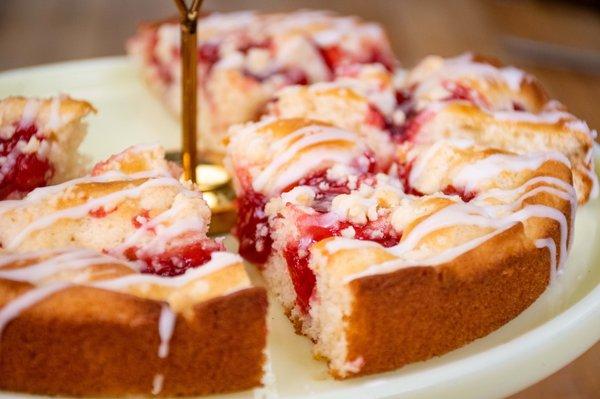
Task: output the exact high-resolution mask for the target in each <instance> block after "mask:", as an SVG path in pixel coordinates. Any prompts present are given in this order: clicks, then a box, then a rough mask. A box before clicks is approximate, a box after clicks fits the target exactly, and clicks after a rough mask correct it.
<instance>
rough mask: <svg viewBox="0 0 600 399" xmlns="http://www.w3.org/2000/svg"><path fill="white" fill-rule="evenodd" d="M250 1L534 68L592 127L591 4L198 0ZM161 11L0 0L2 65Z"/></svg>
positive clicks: (104, 46) (103, 42)
mask: <svg viewBox="0 0 600 399" xmlns="http://www.w3.org/2000/svg"><path fill="white" fill-rule="evenodd" d="M249 3H251V4H250V5H249ZM589 3H593V1H590V2H589ZM250 6H251V7H253V8H255V9H262V10H271V11H273V10H291V9H297V8H315V9H318V8H322V7H324V6H326V7H328V8H330V9H332V10H336V11H339V12H340V13H346V14H357V15H361V16H362V17H364V18H365V19H370V20H375V21H379V22H380V23H382V24H383V25H384V26H385V27H386V29H387V30H388V33H389V35H390V37H391V39H392V42H393V46H394V49H395V51H396V53H397V55H398V56H399V58H400V60H402V62H403V63H404V65H406V66H412V65H414V64H415V63H416V62H417V61H418V60H419V59H420V58H422V57H423V56H425V55H427V54H440V55H445V56H450V55H456V54H459V53H461V52H464V51H475V52H480V53H484V54H488V55H493V56H497V57H498V58H500V59H502V60H504V61H505V62H507V63H512V64H515V65H519V66H521V67H523V68H525V69H527V70H529V71H531V72H533V73H534V74H535V75H537V76H538V77H539V78H540V79H541V81H542V82H543V83H544V85H545V86H546V87H547V88H548V89H549V91H550V92H551V93H552V95H553V96H554V97H556V98H558V99H559V100H561V101H562V102H564V103H565V104H567V106H568V107H569V109H570V110H571V111H572V112H573V113H575V114H577V115H578V116H580V117H581V118H583V119H585V120H587V121H588V123H589V124H590V126H591V127H592V128H596V129H600V109H599V106H598V105H597V104H598V102H599V99H598V98H599V97H600V11H599V10H598V9H597V8H596V9H594V8H592V7H591V6H589V7H585V6H572V5H568V4H565V3H563V2H557V1H532V0H531V1H529V0H524V1H476V0H452V1H443V0H435V1H426V0H407V1H401V0H397V1H394V0H379V1H377V0H372V1H364V0H329V1H327V2H324V1H322V0H306V1H287V2H284V1H277V0H254V1H248V0H213V1H211V0H206V5H205V8H208V9H211V10H220V11H230V10H239V9H244V8H248V7H250ZM169 15H175V9H174V6H173V4H172V2H171V1H170V0H85V1H82V0H44V1H39V0H0V54H2V56H1V57H0V70H5V69H10V68H19V67H23V66H28V65H36V64H42V63H47V62H56V61H63V60H68V59H77V58H90V57H100V56H105V55H114V54H121V53H123V42H124V41H125V39H126V38H127V37H128V36H130V35H131V34H132V33H133V31H134V30H135V26H136V24H137V23H138V22H140V21H142V20H151V19H157V18H163V17H165V16H169ZM599 373H600V344H596V345H595V346H594V347H593V348H592V349H590V350H589V351H588V352H586V353H585V354H584V355H582V356H581V357H580V358H579V359H577V360H575V361H574V362H573V363H571V364H570V365H569V366H567V367H565V368H564V369H562V370H561V371H559V372H557V373H555V374H554V375H552V376H550V377H548V378H547V379H546V380H544V381H542V382H540V383H538V384H536V385H534V386H533V387H530V388H528V389H526V390H524V391H523V392H521V393H519V394H517V395H514V396H513V397H512V398H513V399H527V398H572V399H576V398H577V399H583V398H586V399H589V398H600V375H599Z"/></svg>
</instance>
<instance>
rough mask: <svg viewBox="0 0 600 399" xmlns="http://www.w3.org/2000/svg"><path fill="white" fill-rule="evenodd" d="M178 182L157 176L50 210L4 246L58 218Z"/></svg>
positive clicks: (12, 245) (82, 213) (73, 216)
mask: <svg viewBox="0 0 600 399" xmlns="http://www.w3.org/2000/svg"><path fill="white" fill-rule="evenodd" d="M180 184H181V183H179V181H178V180H176V179H174V178H172V177H159V178H155V179H149V180H146V181H145V182H143V183H142V184H140V185H138V186H136V187H133V188H129V189H125V190H121V191H117V192H114V193H110V194H108V195H105V196H102V197H99V198H95V199H91V200H89V201H87V202H85V203H84V204H82V205H79V206H76V207H73V208H67V209H64V210H60V211H56V212H52V213H50V214H48V215H46V216H42V217H40V218H39V219H36V220H35V221H33V222H31V223H30V224H29V225H27V226H26V227H25V228H23V230H21V232H20V233H19V234H17V235H16V236H15V237H13V238H12V240H10V241H9V242H7V243H5V248H6V249H8V250H10V249H13V248H16V247H17V246H19V245H20V244H21V243H22V242H23V241H24V240H25V239H27V237H28V236H29V235H30V234H31V233H33V232H35V231H37V230H40V229H43V228H45V227H48V226H50V225H52V224H53V223H54V222H56V221H57V220H59V219H78V218H81V217H83V216H85V215H86V214H88V213H89V212H90V211H92V210H94V209H98V208H100V207H104V206H106V205H110V204H112V203H115V202H120V201H122V200H123V199H124V198H128V197H138V196H140V194H141V193H142V191H144V190H146V189H148V188H151V187H158V186H177V185H180Z"/></svg>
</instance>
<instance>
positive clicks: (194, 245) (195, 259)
mask: <svg viewBox="0 0 600 399" xmlns="http://www.w3.org/2000/svg"><path fill="white" fill-rule="evenodd" d="M224 250H225V247H224V246H223V244H221V243H218V242H216V241H213V240H209V239H206V240H200V241H194V242H191V243H189V244H186V245H181V246H175V247H172V248H169V249H167V250H166V251H164V252H162V253H159V254H153V255H149V254H145V253H143V250H139V248H136V247H131V248H129V249H128V250H127V251H125V256H126V257H127V259H129V260H131V261H142V262H144V264H145V266H146V268H145V269H144V270H143V271H142V272H143V273H150V274H157V275H160V276H166V277H171V276H178V275H180V274H183V273H185V272H186V270H188V269H190V268H193V267H198V266H202V265H203V264H205V263H206V262H208V261H209V260H210V258H211V256H212V253H213V252H216V251H224ZM140 252H142V253H140Z"/></svg>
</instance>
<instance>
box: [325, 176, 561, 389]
mask: <svg viewBox="0 0 600 399" xmlns="http://www.w3.org/2000/svg"><path fill="white" fill-rule="evenodd" d="M545 168H546V169H547V168H548V166H545ZM564 171H567V172H568V170H567V168H566V167H565V168H555V170H554V173H555V174H556V175H557V176H561V175H564V174H565V173H561V172H564ZM540 172H541V173H542V174H543V172H544V167H543V168H542V169H541V170H540ZM561 177H564V178H566V179H568V178H569V176H568V175H567V176H561ZM567 181H568V180H567ZM524 204H525V205H545V206H550V207H553V208H555V209H558V210H559V211H560V212H561V213H563V214H564V215H565V217H566V220H567V221H569V220H571V205H570V203H569V201H566V200H563V199H560V198H558V197H556V196H553V195H552V194H549V193H544V192H540V193H538V194H536V195H533V196H531V197H530V198H528V199H526V200H525V201H524ZM567 227H568V229H567V231H570V226H567ZM561 234H562V232H561V228H560V224H559V223H558V222H557V221H555V220H551V219H545V218H530V219H528V220H525V221H524V222H523V223H519V224H516V225H514V226H513V227H511V228H510V229H508V230H506V231H504V232H502V233H500V234H498V235H497V236H495V237H493V238H491V239H489V240H487V241H486V242H484V243H483V244H481V245H479V246H477V247H476V248H474V249H473V250H471V251H469V252H466V253H465V254H463V255H461V256H458V257H456V258H455V259H453V260H452V261H449V262H447V263H444V264H441V265H438V266H435V267H427V266H425V267H410V268H405V269H400V270H397V271H394V272H392V273H387V274H379V275H371V276H367V277H363V278H360V279H356V280H354V281H352V282H351V283H350V284H349V287H350V290H351V291H352V296H353V305H352V311H351V313H350V315H349V318H348V321H347V327H346V337H347V342H348V353H347V357H346V358H347V359H348V361H351V360H353V359H357V358H362V361H363V362H362V367H361V368H360V371H358V372H357V373H356V374H353V375H351V376H352V377H354V376H359V375H365V374H372V373H376V372H381V371H386V370H392V369H395V368H398V367H401V366H403V365H405V364H408V363H412V362H416V361H421V360H426V359H429V358H431V357H433V356H439V355H442V354H444V353H446V352H449V351H451V350H454V349H457V348H459V347H461V346H463V345H465V344H467V343H469V342H471V341H473V340H475V339H477V338H480V337H483V336H485V335H487V334H489V333H491V332H492V331H494V330H496V329H498V328H500V327H501V326H503V325H504V324H506V323H507V322H509V321H510V320H512V319H513V318H515V317H516V316H518V315H519V314H520V313H521V312H522V311H524V310H525V309H526V308H527V307H528V306H529V305H531V304H532V303H533V302H534V301H535V300H536V299H537V298H538V297H539V296H540V295H541V294H542V293H543V292H544V290H545V289H546V287H547V286H548V284H549V283H550V282H551V275H552V272H551V268H552V267H553V266H555V265H553V263H552V259H551V255H550V252H549V251H548V250H547V249H546V248H543V247H542V248H538V247H536V245H535V239H534V238H535V237H548V238H551V239H552V240H554V242H555V243H559V242H561V239H568V238H567V237H561ZM564 256H566V254H562V253H559V254H558V257H559V259H562V258H563V257H564ZM332 371H333V372H334V374H335V370H332ZM335 377H336V378H345V377H348V376H341V375H335Z"/></svg>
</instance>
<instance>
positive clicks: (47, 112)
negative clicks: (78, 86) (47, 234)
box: [0, 96, 95, 200]
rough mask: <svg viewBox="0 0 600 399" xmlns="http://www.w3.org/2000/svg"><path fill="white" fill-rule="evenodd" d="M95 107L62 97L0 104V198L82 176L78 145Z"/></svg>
mask: <svg viewBox="0 0 600 399" xmlns="http://www.w3.org/2000/svg"><path fill="white" fill-rule="evenodd" d="M91 112H95V110H94V108H93V107H92V106H91V105H90V104H89V103H87V102H85V101H79V100H74V99H71V98H69V97H65V96H60V97H53V98H48V99H38V98H25V97H8V98H5V99H3V100H0V200H2V199H5V198H20V197H22V196H23V195H25V194H27V193H28V192H29V191H31V190H33V189H34V188H36V187H42V186H45V185H47V184H55V183H59V182H62V181H65V180H68V179H70V178H73V177H75V176H78V175H81V174H83V167H84V159H83V157H82V156H81V155H79V154H78V153H77V147H79V145H80V144H81V142H82V140H83V138H84V137H85V132H86V125H85V123H84V122H83V118H84V117H85V116H86V115H88V114H89V113H91Z"/></svg>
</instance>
